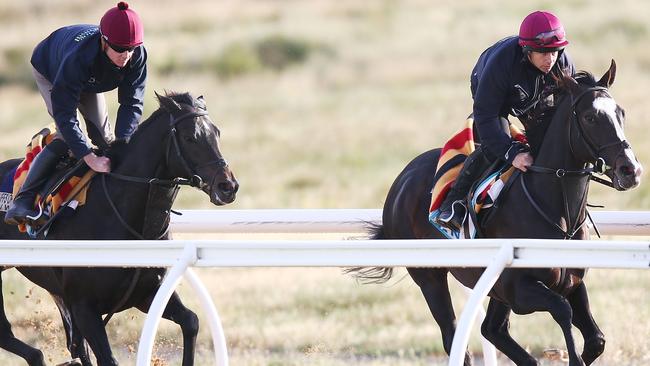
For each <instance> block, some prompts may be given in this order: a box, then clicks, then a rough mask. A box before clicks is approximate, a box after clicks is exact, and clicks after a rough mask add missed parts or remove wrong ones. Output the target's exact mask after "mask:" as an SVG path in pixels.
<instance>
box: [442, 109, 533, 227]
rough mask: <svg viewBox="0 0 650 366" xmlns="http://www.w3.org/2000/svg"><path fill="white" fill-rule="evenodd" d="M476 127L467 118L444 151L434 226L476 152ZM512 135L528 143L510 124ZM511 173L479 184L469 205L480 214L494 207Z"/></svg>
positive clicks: (495, 176)
mask: <svg viewBox="0 0 650 366" xmlns="http://www.w3.org/2000/svg"><path fill="white" fill-rule="evenodd" d="M473 125H474V119H473V118H472V117H470V118H468V119H467V120H466V121H465V126H464V128H463V129H461V130H460V131H459V132H458V133H456V134H455V135H454V136H452V138H451V139H449V141H447V142H446V143H445V145H444V146H443V148H442V151H441V153H440V159H439V160H438V165H437V166H436V173H435V174H436V175H435V179H434V186H433V189H432V190H431V205H430V206H429V214H430V216H429V218H430V221H431V222H432V223H433V217H434V216H435V215H437V214H438V209H439V208H440V206H441V205H442V202H443V201H444V199H445V197H446V196H447V193H449V190H450V189H451V187H452V186H453V184H454V182H455V181H456V178H457V177H458V174H459V173H460V170H461V169H462V167H463V163H464V161H465V159H466V158H467V156H468V155H469V154H471V153H472V152H473V151H474V150H475V144H474V133H473V131H472V127H473ZM510 135H511V136H512V137H513V139H515V140H517V141H521V142H524V143H525V142H526V136H525V134H524V133H523V132H522V131H521V130H520V129H519V128H517V126H514V125H510ZM511 174H512V169H510V170H508V171H506V172H503V173H495V174H493V175H491V176H490V177H489V178H488V179H487V180H486V181H484V182H482V183H481V184H480V185H479V187H478V188H477V190H476V192H475V193H474V195H473V197H474V198H473V199H472V202H471V205H470V206H473V207H474V210H475V212H478V211H479V210H481V208H487V207H489V206H491V203H493V200H494V199H495V198H496V195H498V193H499V192H500V189H501V188H502V187H503V184H504V183H503V182H505V181H506V180H507V178H509V177H510V175H511ZM495 194H496V195H495ZM431 215H433V216H431ZM434 226H436V227H438V226H437V225H434ZM456 234H457V233H456Z"/></svg>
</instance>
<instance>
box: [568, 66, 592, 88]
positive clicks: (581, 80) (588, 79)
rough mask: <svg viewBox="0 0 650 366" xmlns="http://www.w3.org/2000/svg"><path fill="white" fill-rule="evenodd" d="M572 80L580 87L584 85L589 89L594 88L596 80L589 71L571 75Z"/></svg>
mask: <svg viewBox="0 0 650 366" xmlns="http://www.w3.org/2000/svg"><path fill="white" fill-rule="evenodd" d="M573 78H574V79H575V81H577V82H578V84H580V85H584V86H586V87H590V88H592V87H595V86H596V78H595V77H594V75H593V74H592V73H590V72H589V71H584V70H581V71H578V72H577V73H576V74H575V75H573Z"/></svg>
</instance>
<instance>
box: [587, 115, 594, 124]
mask: <svg viewBox="0 0 650 366" xmlns="http://www.w3.org/2000/svg"><path fill="white" fill-rule="evenodd" d="M585 121H586V122H587V123H594V122H596V116H594V115H593V114H588V115H586V116H585Z"/></svg>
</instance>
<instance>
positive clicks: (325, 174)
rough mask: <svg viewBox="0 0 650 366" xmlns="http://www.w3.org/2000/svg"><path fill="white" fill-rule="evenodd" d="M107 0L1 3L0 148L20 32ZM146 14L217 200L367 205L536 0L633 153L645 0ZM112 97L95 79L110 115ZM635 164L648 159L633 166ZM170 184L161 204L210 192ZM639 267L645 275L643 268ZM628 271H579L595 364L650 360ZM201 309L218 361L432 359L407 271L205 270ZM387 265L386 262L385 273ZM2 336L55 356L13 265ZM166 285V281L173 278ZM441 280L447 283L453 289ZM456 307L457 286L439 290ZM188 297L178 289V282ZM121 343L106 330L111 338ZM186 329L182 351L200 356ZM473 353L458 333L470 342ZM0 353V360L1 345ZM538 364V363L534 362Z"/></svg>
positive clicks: (641, 103)
mask: <svg viewBox="0 0 650 366" xmlns="http://www.w3.org/2000/svg"><path fill="white" fill-rule="evenodd" d="M114 3H115V1H112V0H111V1H100V2H97V1H91V0H67V1H62V0H57V1H44V0H25V1H13V2H11V1H3V2H0V32H1V33H0V34H2V41H1V42H0V131H1V132H0V159H3V160H4V159H7V158H10V157H16V156H20V155H21V154H22V153H23V146H24V145H25V144H26V142H27V141H28V140H29V138H30V137H31V135H32V134H33V133H34V132H35V131H37V130H38V129H39V128H40V127H41V126H43V125H46V124H48V123H49V122H50V119H49V116H48V115H47V113H46V111H45V107H44V105H43V102H42V100H41V98H40V96H39V95H38V93H37V91H36V90H35V87H34V85H33V82H32V80H31V77H30V74H29V63H28V62H29V57H30V53H31V50H32V48H33V47H34V45H35V44H36V43H37V42H38V41H40V40H41V39H42V38H44V37H45V36H46V35H47V34H49V32H51V31H52V30H54V29H55V28H57V27H59V26H63V25H67V24H73V23H97V22H98V19H99V18H100V17H101V15H102V14H103V12H104V11H105V10H106V9H107V8H108V7H110V6H114ZM131 5H132V7H133V8H134V9H136V10H137V11H138V12H139V13H140V14H141V16H142V18H143V20H144V22H145V29H146V34H145V44H146V46H147V49H148V52H149V57H150V58H149V80H148V87H147V92H146V101H145V115H149V114H150V113H151V112H153V111H154V110H155V109H156V108H157V105H156V102H155V101H154V100H155V99H154V91H158V92H163V91H165V90H176V91H189V92H191V93H192V94H194V95H197V96H198V95H204V96H205V98H206V101H207V104H208V108H209V110H210V114H211V116H212V118H213V120H215V121H216V122H217V124H218V125H219V127H220V128H221V131H222V147H223V150H224V152H225V154H226V157H227V158H228V160H229V162H230V165H231V167H232V168H233V170H234V171H235V173H236V175H237V178H238V179H239V181H240V183H241V189H240V193H239V195H238V198H237V201H236V202H235V203H234V204H232V205H231V206H229V208H238V209H243V208H247V209H248V208H251V209H254V208H377V207H381V205H382V204H383V200H384V198H385V195H386V192H387V190H388V188H389V186H390V184H391V183H392V180H393V179H394V177H395V176H396V175H397V173H398V172H399V171H400V170H401V169H402V167H403V166H404V165H405V164H406V163H407V162H408V161H409V160H410V159H411V158H412V157H414V156H415V155H417V154H419V153H420V152H422V151H425V150H427V149H429V148H431V147H435V146H440V145H441V144H442V143H443V142H444V141H445V140H446V138H448V137H449V135H450V134H451V133H453V132H454V131H455V130H456V129H457V128H459V127H460V123H461V122H462V121H463V120H464V118H465V117H466V115H467V114H468V113H469V112H470V110H471V97H470V93H469V87H468V86H469V83H468V77H469V72H470V70H471V68H472V66H473V64H474V62H475V60H476V58H477V57H478V55H479V54H480V52H482V51H483V49H484V48H485V47H487V46H489V45H490V44H492V43H493V42H495V41H497V40H498V39H500V38H502V37H503V36H506V35H510V34H514V33H516V31H517V30H518V27H519V23H520V21H521V19H522V18H523V17H524V16H525V15H526V14H528V13H529V12H530V11H532V10H535V9H548V10H552V11H554V12H555V13H556V14H557V15H558V16H559V17H560V18H561V19H562V20H563V22H564V25H565V28H566V30H567V35H568V37H569V40H570V42H571V45H570V46H569V48H568V52H570V53H571V55H572V57H573V59H574V61H575V62H576V64H577V66H578V68H579V69H585V70H589V71H592V72H593V73H594V74H596V75H597V76H598V77H599V76H600V75H602V73H604V72H605V70H606V69H607V67H608V66H609V63H610V60H611V59H612V58H614V59H616V62H617V64H618V73H617V78H616V83H615V84H614V87H613V88H612V94H613V95H614V97H615V98H616V100H617V102H618V103H619V104H620V105H621V106H622V107H623V108H625V110H626V116H627V124H626V132H627V137H628V140H629V141H630V143H631V144H632V146H633V147H634V150H635V152H636V154H637V156H638V158H639V160H640V161H641V162H642V163H644V162H646V161H650V148H649V147H648V145H647V141H648V140H649V138H650V129H648V128H647V126H648V125H650V115H649V114H648V113H647V108H648V103H647V85H650V53H648V51H647V45H648V44H649V43H650V25H649V24H648V22H647V14H648V13H650V3H648V2H639V1H634V0H620V1H618V2H616V5H612V3H611V2H610V1H605V0H596V1H587V0H573V1H550V0H546V1H530V2H521V1H515V0H496V1H489V2H487V1H480V0H468V1H462V2H461V1H448V0H441V1H427V0H403V1H398V0H375V1H361V0H356V1H325V0H312V1H295V0H287V1H276V0H243V1H236V2H235V1H219V2H215V1H212V0H196V1H192V2H181V1H173V0H139V1H137V2H136V1H132V4H131ZM115 100H116V95H115V93H108V95H107V101H108V102H109V108H111V111H112V114H111V115H114V111H115V108H116V105H115V102H116V101H115ZM644 179H647V174H644ZM648 187H649V186H648V185H646V184H645V183H642V185H641V187H640V188H637V189H636V190H634V191H631V192H627V193H618V192H614V191H611V190H608V189H605V188H603V187H596V186H594V187H593V188H592V192H591V196H590V197H591V198H590V202H591V203H595V204H605V205H606V207H607V209H610V210H644V209H647V207H648V206H649V204H650V194H649V192H650V188H648ZM209 207H210V204H209V202H208V200H207V199H206V197H205V195H203V194H202V193H200V192H197V191H193V190H189V189H186V190H183V192H182V193H181V195H180V196H179V200H178V203H177V205H176V208H209ZM646 272H647V271H646ZM646 272H644V271H625V270H616V271H605V270H594V271H592V273H590V275H589V277H588V284H589V288H590V293H591V294H592V302H593V307H594V314H595V317H596V319H597V320H599V322H600V324H601V325H602V328H603V330H604V332H605V333H606V335H607V339H608V343H607V349H606V352H605V355H604V356H603V360H602V361H599V363H598V364H599V365H646V364H649V363H650V349H649V348H648V342H647V339H648V337H649V336H650V322H648V320H647V319H649V315H650V314H649V313H650V306H648V304H649V303H650V298H649V297H650V295H648V294H650V279H649V278H648V274H647V273H646ZM200 274H201V276H202V277H203V278H204V279H205V281H206V282H207V283H209V285H210V290H211V293H212V294H213V296H214V298H215V301H216V303H217V305H218V307H219V309H220V312H221V316H222V318H223V321H224V328H225V331H226V335H227V337H228V340H229V342H230V343H229V346H230V352H231V354H232V364H233V365H274V366H275V365H278V366H279V365H350V364H355V365H373V366H375V365H382V366H383V365H424V364H427V365H431V364H444V362H445V360H446V359H445V358H444V357H442V350H441V342H440V340H439V334H438V330H437V327H435V326H434V324H433V321H432V320H431V316H430V315H429V314H428V312H427V310H426V305H425V303H424V301H423V299H422V298H421V295H420V294H419V292H418V289H417V288H416V286H415V285H414V284H413V283H412V281H411V280H410V279H409V278H408V277H407V278H404V280H402V281H396V282H394V283H392V284H390V285H388V286H383V287H378V286H360V285H356V284H355V283H354V281H352V280H351V279H350V278H347V277H345V276H343V275H341V273H340V270H339V269H262V268H255V269H237V270H235V269H232V270H231V269H228V270H204V271H201V272H200ZM404 275H405V273H404ZM398 277H399V276H398ZM4 279H5V288H4V289H3V290H4V294H5V296H6V299H7V302H8V305H7V308H8V309H9V310H8V312H9V313H10V316H11V320H12V322H13V324H14V330H15V332H16V333H17V334H18V335H20V336H21V337H22V338H23V339H26V340H28V341H29V342H31V343H34V344H38V345H39V346H40V347H42V348H44V349H45V350H46V352H47V354H48V357H49V358H51V360H52V363H56V362H60V360H63V358H64V353H63V351H62V350H63V348H64V347H63V339H62V337H61V333H60V332H59V331H58V329H59V325H58V324H59V323H58V322H59V320H58V319H57V316H55V314H56V312H55V309H54V306H53V304H52V303H51V301H50V300H49V299H48V298H47V297H44V296H43V294H42V292H40V290H39V289H37V288H33V287H32V286H31V285H29V284H27V283H25V282H24V281H23V280H21V279H20V278H19V276H18V275H17V274H16V273H15V272H14V271H10V272H9V273H6V274H5V278H4ZM181 291H182V292H184V291H185V290H184V289H181ZM454 291H455V292H457V293H460V292H459V291H458V289H455V290H454ZM456 297H457V298H458V299H459V303H458V305H457V306H458V307H459V306H461V300H460V299H463V298H464V295H463V294H462V293H460V296H456ZM184 298H186V299H188V300H187V301H188V302H189V303H190V305H191V306H192V307H193V308H194V309H198V307H197V306H196V304H193V303H192V300H191V296H184ZM142 320H143V317H142V316H141V315H140V314H137V313H136V312H127V313H124V314H120V315H119V316H117V317H116V319H115V321H114V323H112V324H111V325H110V326H109V330H110V333H111V334H110V337H111V339H112V340H113V342H114V347H115V348H116V349H119V350H120V360H121V361H122V362H123V364H133V363H134V355H133V354H132V353H131V350H132V349H133V347H134V346H135V345H136V344H137V339H138V336H139V333H138V332H139V325H140V324H141V321H142ZM553 324H554V323H553V322H552V321H551V320H550V319H549V317H548V316H547V315H545V314H541V315H536V316H530V317H516V318H515V319H514V320H513V330H512V331H513V334H514V335H515V338H517V339H519V340H521V341H522V344H525V345H526V347H528V348H530V350H531V351H532V352H533V353H534V354H535V355H536V356H539V355H540V353H541V351H542V350H543V349H545V348H552V347H558V348H562V347H563V345H562V344H561V337H560V333H559V330H558V328H557V327H556V326H554V325H553ZM179 337H180V333H178V331H177V329H176V328H175V327H173V326H171V325H169V326H168V325H165V326H163V327H162V333H161V338H160V339H159V342H158V346H157V347H158V351H157V354H158V356H159V357H161V359H164V360H165V361H164V362H165V363H167V364H178V360H174V358H175V357H177V356H178V347H179V343H178V339H179ZM118 340H121V341H118ZM209 344H210V340H209V338H208V332H207V327H206V326H204V327H203V329H202V332H201V336H200V339H199V353H200V355H199V357H201V361H200V362H197V364H200V365H203V364H210V363H209V362H208V361H207V360H208V359H209V357H211V354H210V346H209ZM472 347H473V349H474V350H476V349H477V342H476V340H474V341H473V345H472ZM0 363H1V364H7V365H17V364H20V363H18V361H17V359H15V358H11V356H7V355H6V352H0ZM544 364H545V365H552V363H550V362H547V363H544Z"/></svg>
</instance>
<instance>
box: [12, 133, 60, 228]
mask: <svg viewBox="0 0 650 366" xmlns="http://www.w3.org/2000/svg"><path fill="white" fill-rule="evenodd" d="M67 152H68V147H67V145H66V144H65V142H64V141H63V140H60V139H55V140H54V141H52V142H50V143H49V144H48V145H47V146H45V148H44V149H43V150H42V151H41V152H40V153H38V155H36V158H34V161H32V164H31V166H30V167H29V172H28V173H27V177H26V178H25V182H24V183H23V185H22V186H21V187H20V190H19V191H18V194H16V197H14V201H13V202H12V204H11V206H10V207H9V210H7V213H6V214H5V223H7V224H10V225H18V224H22V223H25V222H26V221H27V220H28V219H30V220H31V219H36V218H37V217H38V215H39V213H40V212H39V210H38V209H35V208H34V201H35V199H36V195H37V193H38V190H39V188H40V187H41V185H43V183H45V181H46V180H47V178H48V177H49V176H50V174H51V173H52V171H53V170H54V169H55V167H56V164H57V163H58V162H59V161H60V160H61V157H62V156H65V155H66V154H67Z"/></svg>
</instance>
